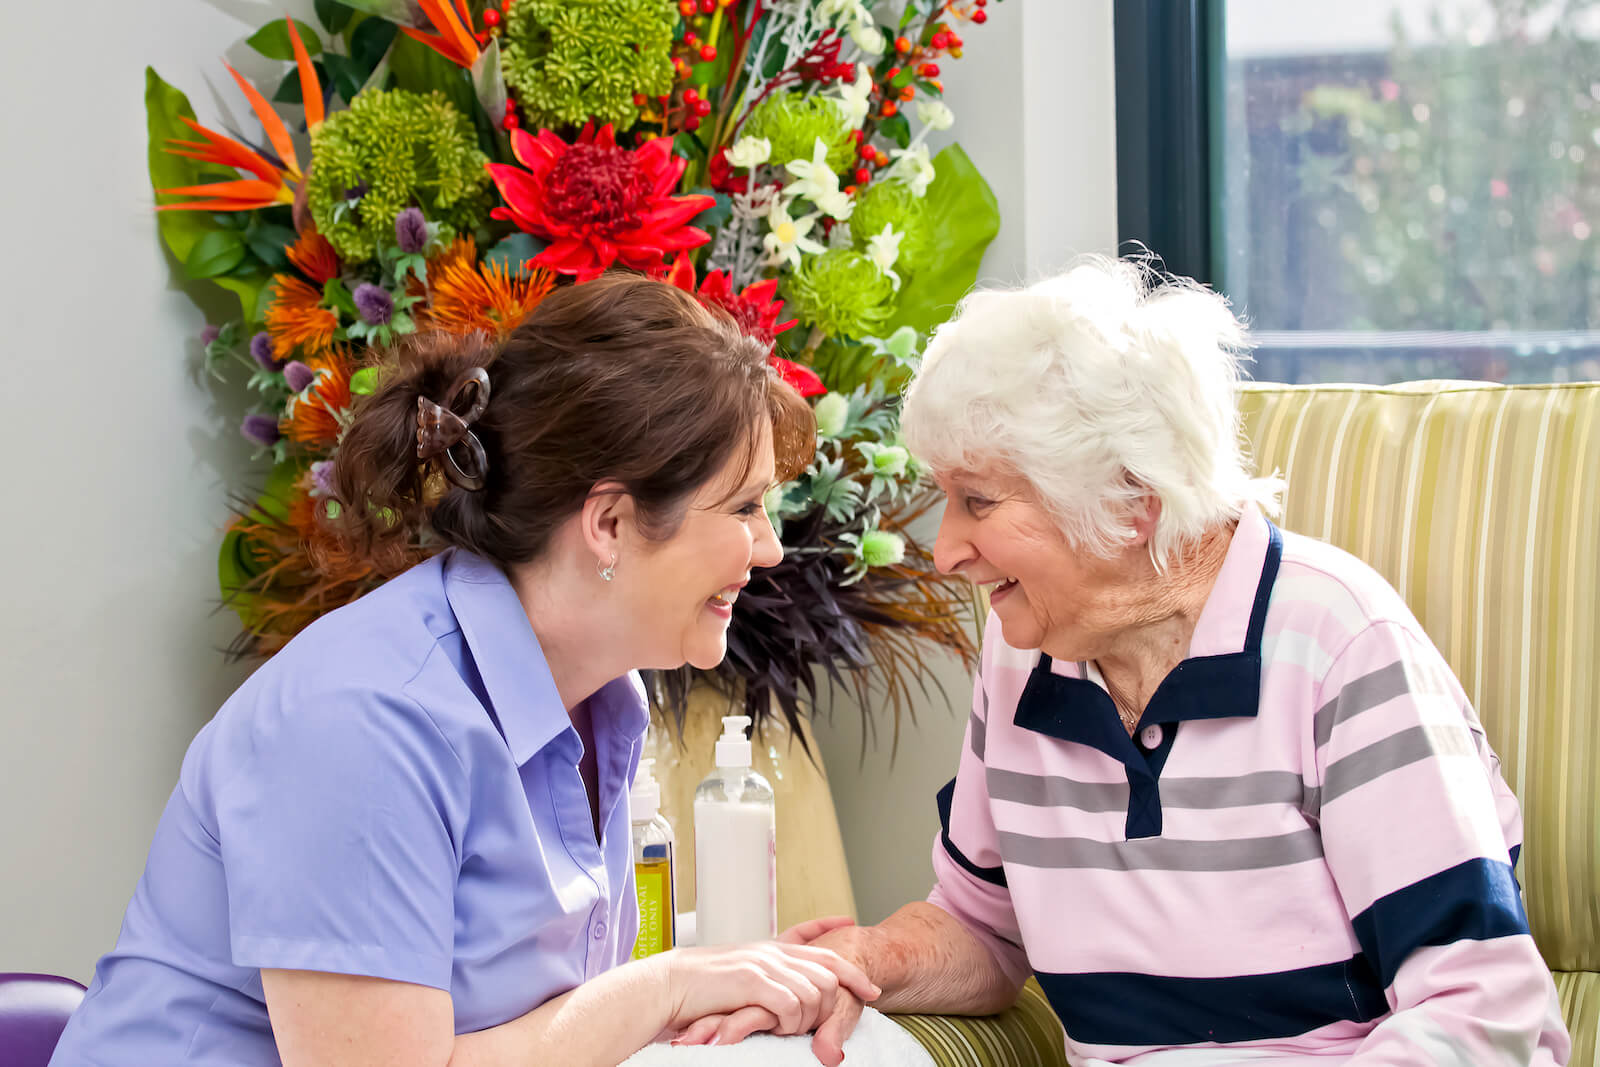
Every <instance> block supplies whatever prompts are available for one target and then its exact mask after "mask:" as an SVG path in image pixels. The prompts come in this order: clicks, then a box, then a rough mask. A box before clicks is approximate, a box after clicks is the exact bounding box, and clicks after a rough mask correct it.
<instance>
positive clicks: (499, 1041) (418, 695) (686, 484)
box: [51, 276, 877, 1067]
mask: <svg viewBox="0 0 1600 1067" xmlns="http://www.w3.org/2000/svg"><path fill="white" fill-rule="evenodd" d="M813 432H814V423H813V421H812V417H811V412H810V409H809V407H808V406H807V405H806V404H805V402H804V401H803V400H801V399H800V397H799V396H798V395H797V394H796V393H795V392H794V391H793V390H792V389H790V388H789V387H788V386H787V385H785V384H783V382H781V381H780V380H778V379H777V377H776V376H775V375H774V374H773V373H771V372H770V371H769V370H768V369H767V360H766V352H765V351H764V348H763V346H762V345H761V344H759V343H757V342H755V341H752V340H751V339H749V338H747V337H745V336H743V335H742V334H741V333H740V332H739V330H738V328H737V327H736V326H735V324H734V323H733V321H732V320H731V319H730V318H728V317H727V316H726V315H723V314H721V313H720V312H712V311H708V310H707V309H706V308H704V307H702V306H701V305H700V304H699V303H698V302H697V301H696V300H695V299H694V298H693V297H692V296H689V295H688V294H685V293H683V292H681V291H679V290H677V289H675V288H673V287H672V286H669V285H665V284H662V283H658V282H652V281H647V280H644V279H640V278H635V277H627V276H607V277H602V278H600V279H598V280H596V281H593V282H590V283H588V284H585V285H581V286H576V287H570V288H564V289H560V290H558V291H556V292H555V293H553V294H552V295H551V296H550V297H548V298H547V299H546V300H545V301H544V303H543V304H541V305H540V307H539V308H538V310H537V311H535V312H534V313H533V315H532V316H531V317H530V318H528V319H527V320H526V321H525V322H524V323H523V324H522V325H521V326H520V327H518V328H517V329H516V330H515V331H514V332H513V333H512V334H510V335H509V337H507V338H506V339H505V340H504V341H502V342H498V343H495V342H491V341H489V340H487V339H485V338H481V337H475V338H468V339H463V338H458V337H450V336H446V335H442V334H434V335H423V336H417V337H414V338H411V339H409V340H408V343H407V344H406V345H405V347H404V348H403V349H402V350H401V351H400V352H398V353H397V361H396V363H395V365H394V366H393V367H392V368H391V369H389V370H388V371H386V373H385V376H384V379H383V380H382V382H381V384H380V388H379V389H378V391H377V392H376V393H375V394H374V395H372V396H371V397H369V398H368V399H367V401H366V402H365V403H364V404H363V405H362V406H361V407H360V408H359V409H358V410H357V412H356V414H355V418H354V421H353V423H352V424H351V425H350V426H349V427H348V429H347V431H346V434H345V437H344V440H343V443H342V446H341V448H340V451H339V458H338V460H337V466H336V467H335V469H334V471H333V477H332V479H331V482H332V484H331V486H329V487H328V488H330V489H331V495H332V499H333V500H335V501H336V502H337V507H336V508H330V509H329V511H330V512H331V513H332V514H333V518H332V519H330V520H329V522H328V524H327V525H328V527H329V530H328V534H329V538H328V540H327V543H325V544H322V545H320V546H319V548H320V550H321V551H322V552H324V553H325V554H327V557H328V559H329V562H333V563H336V562H337V560H338V557H340V556H341V555H345V556H350V555H353V556H356V557H358V558H364V559H370V560H374V561H377V562H378V563H379V564H380V565H382V566H384V567H385V568H392V569H395V570H398V569H400V568H401V567H403V566H404V565H405V564H406V563H409V562H414V560H415V553H416V552H417V550H418V548H419V547H429V548H442V549H443V551H441V552H438V553H437V554H436V555H433V556H432V557H431V558H430V559H428V560H427V561H426V562H422V563H418V564H416V565H415V566H412V567H410V569H409V570H405V572H404V573H402V574H400V575H399V576H398V577H395V578H394V579H392V580H391V581H389V582H388V583H387V584H386V585H384V586H382V587H381V588H379V589H377V590H375V591H374V592H372V593H369V594H368V595H367V596H365V597H363V598H362V599H361V600H359V601H357V602H356V603H354V604H351V605H349V606H347V607H344V608H341V609H339V610H337V611H334V612H332V613H330V614H328V615H326V616H324V617H323V618H322V619H320V620H319V621H318V622H316V623H315V624H313V625H312V626H310V627H308V628H307V629H306V630H305V631H304V632H303V633H302V634H301V635H300V636H299V637H297V638H296V639H295V640H293V641H292V642H290V643H289V644H288V646H286V647H285V648H284V649H283V650H282V651H281V652H279V653H278V654H277V655H276V656H275V657H274V658H273V659H272V660H270V661H269V662H268V663H266V664H265V665H264V666H263V667H262V668H261V669H260V670H258V671H257V672H256V673H255V674H254V675H253V676H252V677H251V678H250V679H249V681H247V682H246V683H245V684H244V685H243V686H242V687H241V688H240V689H239V690H238V692H236V693H235V694H234V695H233V696H232V697H231V698H230V699H229V700H228V702H227V703H226V704H224V705H223V707H222V709H221V710H220V711H219V712H218V713H217V715H216V717H215V718H214V719H213V720H212V721H211V722H210V723H209V724H208V725H207V726H206V727H205V728H204V729H203V730H201V732H200V734H199V735H198V736H197V737H196V738H195V741H194V743H193V744H192V745H191V746H190V748H189V752H188V754H187V756H186V757H185V759H184V762H183V768H182V771H181V773H180V776H179V780H178V785H177V788H176V789H175V790H174V791H173V793H172V797H171V799H170V800H169V802H168V804H167V808H166V811H165V813H164V814H163V815H162V817H161V821H160V824H159V825H158V827H157V828H156V833H155V839H154V842H153V844H152V845H151V850H150V857H149V861H148V864H147V866H146V868H145V872H144V876H143V877H142V878H141V879H140V881H139V884H138V887H137V888H136V890H135V892H134V896H133V900H132V902H131V903H130V904H129V906H128V911H127V915H126V917H125V918H124V921H123V925H122V931H121V935H120V936H119V937H118V939H117V943H116V946H115V948H113V949H112V951H111V952H110V953H109V954H108V955H106V956H105V957H104V958H103V959H102V960H100V962H99V964H98V966H97V968H96V971H95V977H94V981H93V983H92V984H91V986H90V987H89V992H88V995H87V996H86V997H85V999H84V1002H83V1005H82V1007H81V1008H80V1009H79V1011H78V1012H77V1013H76V1014H75V1015H74V1016H73V1018H72V1021H71V1022H70V1024H69V1025H68V1027H67V1030H66V1032H65V1034H64V1035H63V1036H62V1039H61V1042H60V1044H59V1046H58V1047H57V1049H56V1053H55V1057H54V1059H53V1060H52V1061H51V1062H52V1063H53V1064H63V1065H67V1064H102V1065H110V1064H154V1063H160V1064H202V1063H203V1064H231V1065H237V1064H277V1063H280V1062H281V1063H284V1064H289V1065H296V1064H317V1065H319V1067H322V1065H345V1064H385V1065H391V1064H408V1065H409V1064H415V1065H444V1064H451V1065H464V1064H499V1063H508V1064H509V1063H519V1064H528V1063H561V1064H575V1065H576V1064H615V1063H617V1062H619V1061H620V1060H622V1059H625V1058H626V1057H627V1056H629V1055H630V1054H632V1053H633V1052H634V1051H636V1050H638V1049H639V1048H641V1047H642V1046H644V1045H645V1044H647V1043H649V1042H651V1041H652V1040H655V1039H657V1038H658V1037H662V1036H667V1035H671V1034H673V1033H675V1032H676V1031H678V1030H680V1029H681V1028H682V1027H684V1026H685V1025H687V1024H688V1023H689V1022H692V1021H693V1020H695V1019H698V1018H701V1017H703V1016H707V1015H714V1014H719V1013H727V1012H732V1011H737V1010H739V1009H740V1008H743V1007H755V1006H760V1007H763V1008H765V1009H766V1010H768V1011H770V1012H771V1013H772V1014H773V1015H774V1016H776V1017H777V1018H778V1020H779V1027H778V1029H779V1030H780V1031H781V1032H787V1033H799V1032H804V1031H806V1030H809V1029H810V1028H812V1027H813V1026H814V1025H815V1023H816V1022H817V1020H818V1019H820V1018H825V1017H827V1015H828V1014H829V1012H830V1011H831V1010H832V1007H833V1003H834V1000H835V996H836V994H837V993H839V991H840V990H841V988H843V989H845V990H848V991H849V992H850V993H851V994H853V995H855V996H860V997H865V998H869V999H870V998H872V997H875V996H876V994H877V990H876V987H874V986H873V985H872V984H871V983H870V982H869V981H868V980H867V979H866V977H865V976H864V975H863V974H862V973H861V972H860V970H858V969H857V968H856V967H855V966H853V965H852V964H850V963H847V962H845V961H844V960H843V959H841V958H840V957H839V956H837V955H835V954H833V953H832V952H829V951H827V950H825V949H822V948H817V947H811V946H808V945H807V944H805V942H807V941H808V940H810V939H811V938H814V937H816V936H819V935H820V934H822V933H824V932H826V931H827V929H829V928H830V927H831V926H832V925H836V924H830V923H826V922H824V923H813V924H808V925H807V926H806V927H804V928H799V929H797V930H796V931H793V932H791V934H790V935H786V937H785V938H784V939H782V940H781V941H780V942H774V943H766V944H759V945H750V946H743V947H736V948H724V949H680V950H677V951H674V952H669V953H665V954H663V955H660V956H654V957H650V958H648V959H646V960H642V961H639V962H628V959H629V956H630V954H631V950H632V947H633V941H634V935H635V931H636V929H637V925H638V918H637V914H636V906H635V899H634V889H633V880H632V864H631V857H630V852H629V824H628V810H627V794H628V784H629V780H630V779H631V777H632V775H633V773H634V770H635V768H636V766H637V763H638V759H639V749H640V744H641V740H642V737H643V734H644V730H645V725H646V722H647V719H648V716H647V710H646V703H645V696H644V690H643V686H642V685H641V683H640V680H639V677H638V675H637V674H636V673H635V672H636V671H638V670H639V669H642V668H673V667H678V666H680V665H682V664H685V663H689V664H692V665H694V666H696V667H700V668H709V667H713V666H715V665H716V664H717V662H718V661H720V660H721V659H722V656H723V653H724V650H725V643H726V631H727V626H728V621H729V618H730V615H731V610H732V605H733V602H734V601H735V600H736V599H737V598H738V596H739V591H740V589H741V588H742V587H743V586H744V585H745V583H746V582H748V581H749V580H750V576H751V572H752V570H753V569H755V568H758V567H770V566H772V565H773V564H775V563H777V562H778V561H779V559H780V558H781V556H782V549H781V547H780V545H779V543H778V540H777V537H776V536H775V535H774V533H773V529H772V526H771V525H770V523H769V522H768V520H767V516H766V514H765V512H764V511H763V508H762V498H763V495H764V493H765V491H766V490H767V489H768V487H770V486H771V485H773V484H774V483H775V482H776V481H780V480H784V479H787V478H788V477H790V476H792V475H793V474H794V473H795V472H796V471H797V470H798V469H799V468H800V467H801V466H802V465H804V464H805V463H806V462H807V461H808V460H809V459H810V456H811V453H812V439H813ZM418 531H422V533H421V534H420V535H419V533H418Z"/></svg>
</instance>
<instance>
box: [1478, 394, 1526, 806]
mask: <svg viewBox="0 0 1600 1067" xmlns="http://www.w3.org/2000/svg"><path fill="white" fill-rule="evenodd" d="M1508 399H1509V397H1508V396H1507V394H1505V393H1502V394H1501V395H1500V397H1499V401H1500V410H1499V412H1498V413H1497V414H1496V415H1495V417H1494V429H1493V430H1491V431H1489V462H1487V463H1485V464H1484V467H1483V491H1482V492H1481V493H1479V494H1478V499H1480V500H1482V501H1483V506H1484V509H1485V511H1487V510H1488V505H1489V502H1490V501H1491V500H1492V499H1493V496H1492V493H1493V490H1494V467H1495V461H1496V460H1497V459H1498V458H1499V455H1500V430H1501V427H1502V426H1503V425H1504V423H1505V421H1506V410H1507V409H1508V408H1510V406H1511V405H1510V404H1508V403H1507V402H1506V401H1507V400H1508ZM1478 524H1479V525H1478V589H1477V599H1476V600H1475V601H1473V604H1472V619H1473V629H1472V693H1471V694H1470V698H1471V700H1472V702H1473V703H1474V704H1476V705H1478V707H1480V708H1482V707H1487V706H1488V704H1489V701H1488V700H1486V699H1485V697H1484V692H1483V627H1484V623H1485V621H1486V617H1487V616H1488V614H1489V613H1488V611H1486V610H1485V608H1484V602H1483V600H1484V595H1485V591H1484V586H1485V584H1486V583H1487V582H1488V580H1489V530H1490V528H1491V527H1492V526H1493V525H1494V524H1493V523H1491V522H1490V521H1489V516H1488V515H1487V514H1482V515H1479V516H1478ZM1511 788H1512V789H1513V790H1521V788H1522V783H1521V782H1520V781H1514V782H1512V783H1511Z"/></svg>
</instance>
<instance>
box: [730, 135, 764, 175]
mask: <svg viewBox="0 0 1600 1067" xmlns="http://www.w3.org/2000/svg"><path fill="white" fill-rule="evenodd" d="M771 158H772V142H771V141H769V140H767V139H766V138H765V137H741V138H739V139H738V140H737V141H735V142H734V143H733V147H731V148H729V149H728V165H729V166H733V167H746V168H748V167H756V166H760V165H761V164H763V163H765V162H766V161H767V160H769V159H771Z"/></svg>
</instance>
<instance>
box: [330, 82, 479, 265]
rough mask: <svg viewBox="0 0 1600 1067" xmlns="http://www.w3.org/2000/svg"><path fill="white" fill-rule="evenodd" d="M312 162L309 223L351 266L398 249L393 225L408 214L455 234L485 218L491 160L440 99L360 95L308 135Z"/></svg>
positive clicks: (396, 92)
mask: <svg viewBox="0 0 1600 1067" xmlns="http://www.w3.org/2000/svg"><path fill="white" fill-rule="evenodd" d="M311 161H312V162H311V176H310V178H309V180H308V186H307V202H308V204H309V206H310V208H311V217H312V218H313V219H315V220H316V223H317V229H318V230H319V231H320V232H321V233H322V235H323V236H324V237H326V238H327V239H328V240H329V241H330V242H331V243H332V244H333V247H334V248H335V249H336V250H337V251H338V253H339V255H340V257H341V258H342V259H344V260H345V261H346V262H348V263H356V262H361V261H362V260H367V259H371V258H372V257H373V256H375V255H376V254H377V250H378V243H379V242H380V241H390V242H392V241H393V239H394V220H395V217H396V216H397V215H399V214H400V212H402V211H404V210H405V209H406V208H408V207H411V206H412V205H416V206H418V207H420V208H421V209H422V212H423V214H424V215H426V216H427V217H428V218H429V219H431V220H433V221H435V222H441V223H446V224H448V225H450V226H453V227H454V228H456V229H457V230H471V229H472V228H474V227H475V226H477V225H479V224H480V223H482V222H483V221H484V219H485V218H486V217H487V216H488V213H489V202H490V198H489V174H488V172H487V171H486V170H484V165H485V164H486V163H488V162H489V160H488V157H487V156H485V155H484V154H483V153H482V152H480V151H479V150H478V139H477V135H476V134H475V133H474V132H473V129H472V122H471V120H469V119H468V118H467V117H466V116H465V115H463V114H462V113H461V112H459V111H457V110H456V109H455V108H454V107H452V106H451V104H450V102H449V101H448V100H446V99H445V96H444V94H443V93H439V92H433V93H428V94H426V95H424V94H421V93H413V92H408V91H406V90H404V89H391V90H389V91H387V92H382V91H378V90H368V91H367V92H364V93H361V94H360V95H358V96H357V97H356V98H355V100H354V101H353V102H352V103H351V104H350V107H349V108H348V109H347V110H344V111H336V112H334V113H333V114H331V115H329V116H328V119H327V121H326V122H324V123H323V124H322V127H321V128H320V129H319V130H317V132H316V133H314V134H312V136H311Z"/></svg>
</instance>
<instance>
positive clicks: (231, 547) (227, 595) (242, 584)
mask: <svg viewBox="0 0 1600 1067" xmlns="http://www.w3.org/2000/svg"><path fill="white" fill-rule="evenodd" d="M303 473H305V467H304V465H302V464H301V463H300V462H298V461H294V460H290V461H287V462H280V463H278V464H276V465H275V466H274V467H273V468H272V472H271V473H270V474H268V475H267V484H266V486H265V488H264V489H263V490H262V493H261V495H260V496H259V497H257V498H256V503H255V506H254V507H252V508H251V509H250V511H249V513H248V515H247V518H249V519H250V520H252V521H254V522H268V521H270V520H273V519H276V520H278V521H279V522H284V521H287V520H288V518H289V500H290V499H291V498H292V497H293V495H294V484H295V482H296V481H298V480H299V478H300V476H301V475H302V474H303ZM260 573H261V562H260V561H259V560H258V559H257V558H256V557H255V554H254V553H253V552H252V551H251V549H250V542H249V539H248V538H246V537H245V536H244V535H243V534H242V533H240V532H239V529H238V527H237V526H236V527H234V528H233V529H230V530H229V531H228V533H227V534H226V536H224V537H223V539H222V546H221V548H220V550H219V551H218V553H217V585H218V587H219V588H220V589H221V592H222V599H223V601H224V602H225V603H227V604H228V605H229V606H230V607H232V608H233V609H234V610H235V611H236V612H238V613H239V621H240V622H242V623H243V624H244V625H245V627H246V628H247V629H248V628H249V627H250V626H251V625H252V619H253V618H254V612H253V611H252V610H251V605H252V603H253V598H252V597H251V596H250V595H249V594H248V593H246V592H245V589H246V587H247V586H248V585H249V583H250V581H251V580H252V579H254V578H255V577H256V576H257V575H258V574H260Z"/></svg>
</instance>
